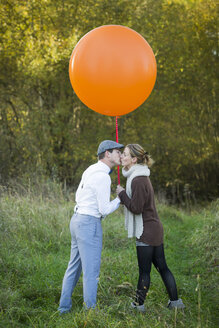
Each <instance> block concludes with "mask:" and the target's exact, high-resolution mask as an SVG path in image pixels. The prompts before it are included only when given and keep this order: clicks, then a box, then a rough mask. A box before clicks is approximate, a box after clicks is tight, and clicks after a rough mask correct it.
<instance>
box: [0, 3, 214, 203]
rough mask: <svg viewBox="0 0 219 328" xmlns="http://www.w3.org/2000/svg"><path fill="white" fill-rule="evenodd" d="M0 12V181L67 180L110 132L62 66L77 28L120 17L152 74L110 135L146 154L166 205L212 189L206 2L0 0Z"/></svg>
mask: <svg viewBox="0 0 219 328" xmlns="http://www.w3.org/2000/svg"><path fill="white" fill-rule="evenodd" d="M0 16H1V22H0V25H1V26H0V183H1V184H7V183H9V181H12V179H15V178H16V179H17V178H18V177H19V178H22V179H24V178H27V179H29V178H30V179H31V180H34V178H35V177H39V176H43V177H48V178H55V179H59V181H63V182H66V183H67V185H69V186H72V187H75V186H76V185H77V183H78V181H79V179H80V175H81V173H82V171H83V170H84V169H85V168H86V167H87V166H88V165H89V164H91V163H92V162H94V161H95V160H96V149H97V145H98V143H99V142H100V141H101V140H103V139H115V118H112V117H107V116H104V115H100V114H97V113H95V112H93V111H91V110H90V109H88V108H86V107H85V106H84V105H83V104H82V103H81V102H80V101H79V100H78V98H77V96H76V95H75V94H74V92H73V90H72V87H71V85H70V82H69V77H68V63H69V59H70V56H71V52H72V50H73V48H74V46H75V45H76V43H77V41H78V40H79V39H80V38H81V37H82V36H83V35H84V34H85V33H87V32H88V31H90V30H91V29H93V28H95V27H97V26H100V25H105V24H121V25H126V26H129V27H131V28H133V29H134V30H136V31H137V32H139V33H141V34H142V35H143V36H144V37H145V39H146V40H147V41H148V42H149V44H150V45H151V47H152V48H153V50H154V53H155V55H156V60H157V68H158V75H157V81H156V85H155V88H154V90H153V92H152V94H151V96H150V97H149V99H148V100H147V101H146V102H145V103H144V104H143V105H142V106H141V108H139V109H137V110H136V111H134V112H132V113H130V114H129V115H126V116H124V117H121V118H120V119H119V138H120V142H123V143H125V144H126V143H130V142H138V143H140V144H142V145H143V146H144V147H145V148H146V150H148V151H149V152H150V153H151V155H152V157H153V158H154V159H155V161H156V163H155V165H154V169H153V170H152V180H153V183H154V186H155V189H156V191H157V192H159V193H160V194H166V195H167V197H170V198H171V200H172V202H177V201H178V202H183V201H184V202H185V200H186V201H191V200H192V199H193V200H194V199H197V198H203V197H205V198H208V199H209V198H210V199H212V198H215V197H216V196H217V187H218V185H217V183H216V180H217V177H218V152H217V147H218V144H217V142H218V131H219V128H218V120H217V118H218V111H217V89H218V79H217V71H218V63H217V61H218V42H217V41H218V31H217V26H218V18H217V10H216V1H215V0H205V1H202V0H178V1H177V0H156V1H154V0H133V1H128V0H117V1H114V0H86V1H84V0H65V1H63V0H56V1H53V0H29V1H18V0H1V3H0ZM114 179H115V181H114V182H115V183H116V175H115V176H114Z"/></svg>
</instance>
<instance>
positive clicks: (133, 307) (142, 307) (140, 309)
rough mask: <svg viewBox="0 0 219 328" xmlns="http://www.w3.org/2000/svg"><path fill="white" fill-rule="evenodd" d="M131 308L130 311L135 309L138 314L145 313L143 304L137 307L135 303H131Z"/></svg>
mask: <svg viewBox="0 0 219 328" xmlns="http://www.w3.org/2000/svg"><path fill="white" fill-rule="evenodd" d="M131 308H132V309H136V310H137V311H139V312H141V313H145V312H146V309H145V306H144V304H142V305H137V304H136V303H135V302H132V303H131Z"/></svg>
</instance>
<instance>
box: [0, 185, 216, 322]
mask: <svg viewBox="0 0 219 328" xmlns="http://www.w3.org/2000/svg"><path fill="white" fill-rule="evenodd" d="M0 194H1V196H0V243H1V249H0V252H1V253H0V281H1V282H0V284H1V286H0V288H1V293H0V327H4V328H6V327H10V328H11V327H16V328H18V327H40V328H41V327H43V328H46V327H51V328H54V327H60V328H64V327H65V328H68V327H69V328H70V327H71V328H72V327H80V328H82V327H88V328H90V327H95V328H97V327H100V328H103V327H105V328H117V327H118V328H126V327H127V328H139V327H147V328H150V327H151V328H155V327H186V328H187V327H197V328H198V327H199V328H201V327H218V317H217V310H218V309H217V305H218V290H217V288H218V282H219V281H218V280H219V279H218V266H219V263H218V260H217V256H218V240H219V236H218V207H219V202H218V201H215V202H213V203H212V204H209V206H208V207H207V208H204V209H202V210H196V211H195V210H193V211H192V212H191V213H189V214H188V213H186V212H184V211H182V210H179V209H177V208H174V207H170V206H167V205H164V204H158V212H159V215H160V217H161V219H162V222H163V225H164V231H165V253H166V259H167V263H168V266H169V268H170V269H171V271H172V272H173V273H174V276H175V279H176V282H177V286H178V293H179V297H181V298H182V299H183V302H184V303H185V305H186V309H185V310H184V311H169V310H168V309H167V308H166V305H167V301H168V296H167V294H166V291H165V288H164V285H163V283H162V281H161V279H160V276H159V274H158V273H157V272H156V270H155V269H152V275H151V287H150V291H149V294H148V297H147V300H146V308H147V312H146V314H145V315H142V314H138V313H135V312H133V311H131V310H130V308H129V304H130V300H131V298H132V296H133V295H134V292H135V288H136V283H137V278H138V269H137V258H136V251H135V243H134V240H132V239H128V238H127V236H126V231H125V230H124V222H123V221H124V218H123V212H122V209H119V210H118V211H117V212H115V213H114V214H112V215H110V216H108V217H107V218H106V219H105V220H104V221H103V223H102V226H103V234H104V236H103V252H102V264H101V274H100V282H99V287H98V311H89V312H84V311H83V309H82V306H83V288H82V279H81V278H80V280H79V283H78V285H77V287H76V289H75V291H74V294H73V310H72V312H71V313H70V314H67V315H66V316H64V317H60V316H59V315H58V312H57V307H58V302H59V297H60V292H61V283H62V278H63V275H64V272H65V269H66V266H67V263H68V259H69V254H70V234H69V221H70V217H71V215H72V212H73V208H74V204H73V201H72V200H73V195H68V200H66V197H64V195H63V192H62V190H61V188H58V187H57V186H56V187H55V189H54V188H53V187H51V186H50V187H49V188H48V186H47V187H46V186H44V189H43V191H42V192H39V191H38V192H36V191H35V192H31V191H30V190H24V191H23V192H22V194H21V193H17V192H12V191H11V192H8V191H5V190H2V191H1V193H0ZM65 196H66V195H65ZM69 200H70V201H69Z"/></svg>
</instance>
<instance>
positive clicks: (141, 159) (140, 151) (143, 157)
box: [126, 144, 154, 167]
mask: <svg viewBox="0 0 219 328" xmlns="http://www.w3.org/2000/svg"><path fill="white" fill-rule="evenodd" d="M126 147H127V148H128V149H129V151H130V155H131V157H136V158H137V164H144V165H147V166H148V167H151V166H152V165H153V164H154V160H153V159H152V158H151V156H150V155H149V154H148V152H146V151H145V150H144V148H143V147H142V146H140V145H139V144H128V145H126Z"/></svg>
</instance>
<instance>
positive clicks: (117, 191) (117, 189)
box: [116, 185, 125, 195]
mask: <svg viewBox="0 0 219 328" xmlns="http://www.w3.org/2000/svg"><path fill="white" fill-rule="evenodd" d="M123 190H125V189H124V188H123V187H121V186H120V185H118V186H117V187H116V193H117V195H118V194H119V193H120V192H121V191H123Z"/></svg>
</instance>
